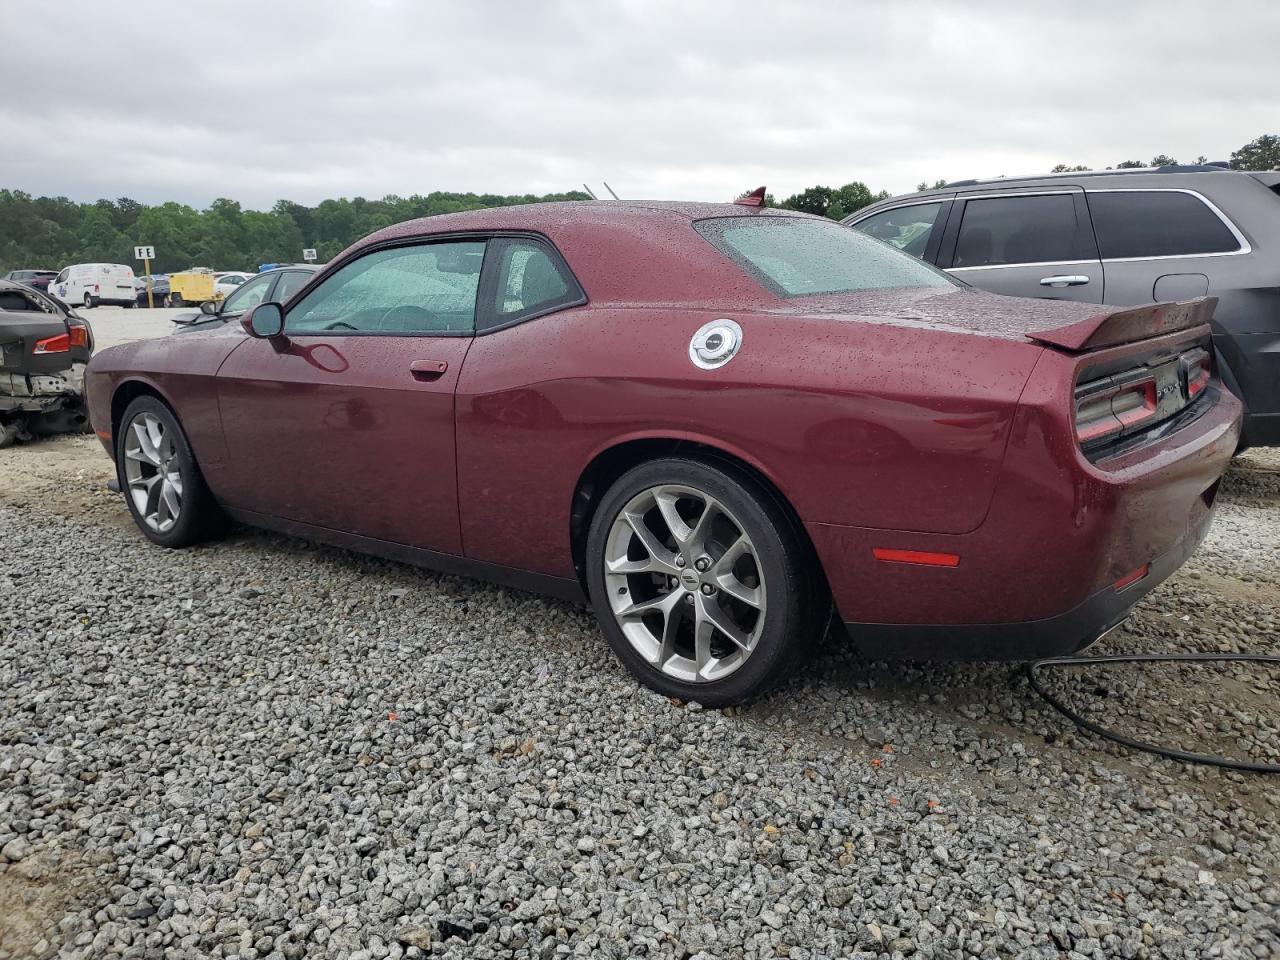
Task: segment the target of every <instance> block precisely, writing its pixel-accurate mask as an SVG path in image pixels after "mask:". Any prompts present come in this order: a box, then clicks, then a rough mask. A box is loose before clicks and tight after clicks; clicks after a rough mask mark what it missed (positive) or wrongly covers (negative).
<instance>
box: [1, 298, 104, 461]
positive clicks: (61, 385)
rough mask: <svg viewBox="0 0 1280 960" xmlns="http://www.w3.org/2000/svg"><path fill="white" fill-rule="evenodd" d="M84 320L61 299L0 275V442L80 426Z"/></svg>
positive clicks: (87, 341)
mask: <svg viewBox="0 0 1280 960" xmlns="http://www.w3.org/2000/svg"><path fill="white" fill-rule="evenodd" d="M92 353H93V332H92V331H91V330H90V329H89V324H88V323H86V322H85V321H84V320H83V319H82V318H80V317H79V316H77V315H76V313H75V311H73V310H70V309H68V308H67V307H66V305H65V304H62V303H59V302H58V301H56V300H55V299H54V298H52V297H50V296H47V295H45V294H43V293H41V292H40V291H38V290H35V289H33V288H32V287H29V286H27V285H25V284H22V283H15V282H13V281H10V280H0V447H4V446H8V445H9V444H10V443H12V442H13V441H14V440H25V439H28V438H30V437H31V436H33V435H39V434H44V433H55V432H60V431H65V430H74V429H82V428H83V427H84V426H85V425H86V423H87V422H88V421H87V418H86V416H85V412H84V403H83V399H82V394H83V391H82V387H83V382H84V368H85V364H87V363H88V362H89V357H90V355H91V354H92Z"/></svg>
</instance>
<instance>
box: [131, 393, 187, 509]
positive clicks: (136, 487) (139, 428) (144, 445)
mask: <svg viewBox="0 0 1280 960" xmlns="http://www.w3.org/2000/svg"><path fill="white" fill-rule="evenodd" d="M125 429H126V433H125V438H124V478H125V483H126V485H127V487H128V493H129V497H130V498H131V499H132V500H133V505H134V507H135V508H136V509H137V511H138V515H139V516H140V517H142V519H143V521H144V522H145V523H146V524H147V526H149V527H150V528H151V529H152V530H155V531H156V532H157V533H166V532H167V531H169V530H170V529H172V528H173V525H174V524H175V523H177V522H178V518H179V516H181V513H182V472H181V470H180V463H179V458H178V450H177V446H176V444H175V443H174V437H173V434H172V432H171V431H170V430H168V429H167V428H166V427H165V424H164V423H163V422H162V421H161V420H160V418H159V417H157V416H156V415H155V414H153V413H150V412H146V411H144V412H141V413H139V414H138V415H137V416H135V417H134V418H133V419H132V420H130V421H129V424H128V426H127V427H126V428H125Z"/></svg>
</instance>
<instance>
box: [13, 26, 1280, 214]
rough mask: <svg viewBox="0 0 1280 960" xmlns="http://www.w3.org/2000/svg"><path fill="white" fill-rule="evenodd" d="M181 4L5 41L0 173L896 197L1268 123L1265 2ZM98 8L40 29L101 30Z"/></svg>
mask: <svg viewBox="0 0 1280 960" xmlns="http://www.w3.org/2000/svg"><path fill="white" fill-rule="evenodd" d="M10 5H11V4H10V3H9V2H7V0H5V2H4V3H3V6H5V7H7V6H10ZM13 6H14V9H13V10H9V11H5V10H3V8H2V7H0V16H4V19H5V20H6V21H7V22H8V23H9V24H11V25H12V24H13V23H15V22H17V19H18V18H17V17H16V14H17V7H16V4H13ZM189 7H190V9H192V10H198V12H197V13H188V14H187V15H186V16H182V17H179V16H178V15H177V14H176V13H175V10H176V8H175V7H174V6H173V5H172V4H168V3H160V2H156V3H147V2H140V3H131V4H129V5H128V6H119V5H116V6H112V7H111V8H110V9H111V11H112V13H111V15H110V19H111V20H113V21H115V23H116V27H113V28H112V29H111V30H107V31H106V32H105V33H104V34H103V35H102V36H97V37H95V39H94V42H93V43H91V44H87V45H75V44H72V45H68V46H66V47H59V46H58V45H57V44H56V43H52V42H50V38H51V37H52V36H54V35H55V33H56V31H53V30H49V31H45V32H44V33H43V34H42V39H40V40H39V42H30V43H24V42H15V40H17V41H20V40H21V37H15V35H14V34H13V33H12V32H11V31H10V32H9V37H8V41H9V42H8V43H7V44H6V51H5V56H4V58H3V59H0V89H3V90H4V91H5V96H4V97H3V102H0V129H4V130H6V131H8V132H9V140H8V143H7V144H6V148H5V149H4V150H3V151H0V186H5V187H11V188H17V189H23V190H27V191H30V192H33V193H44V194H54V195H58V194H65V195H67V196H71V197H73V198H75V199H92V198H96V197H99V196H108V197H118V196H132V197H134V198H135V199H140V200H144V201H147V202H157V201H161V200H168V199H176V200H180V201H183V202H188V203H192V204H194V205H197V206H203V205H205V204H207V203H208V202H209V201H210V200H212V199H213V198H215V197H219V196H226V197H231V198H233V199H237V200H240V201H241V202H242V203H244V204H245V205H247V206H252V207H264V206H267V205H269V204H270V203H272V202H273V201H274V200H276V199H278V198H280V197H287V198H289V199H293V200H297V201H301V202H307V203H312V202H315V201H317V200H319V199H322V198H324V197H329V196H356V195H362V196H369V197H378V196H382V195H384V194H387V193H398V194H402V195H408V194H411V193H425V192H429V191H431V190H475V191H478V192H500V193H517V192H519V193H524V192H532V193H543V192H547V191H553V190H556V191H558V190H566V189H573V188H574V187H576V186H578V185H579V184H580V183H581V182H582V181H583V180H587V181H589V182H590V183H592V184H593V185H595V184H599V182H600V180H601V179H606V180H608V181H609V182H610V183H611V184H612V185H613V186H614V188H615V189H617V190H618V191H619V192H620V193H622V194H623V195H624V196H627V197H664V198H699V199H720V198H726V199H727V198H728V197H729V196H731V195H733V194H734V193H737V192H738V191H740V190H743V189H747V188H750V187H754V186H756V185H758V184H760V183H767V184H768V185H769V188H770V190H772V191H773V192H774V193H775V194H777V195H779V196H782V195H786V194H788V193H791V192H794V191H796V190H799V189H802V188H803V187H805V186H808V185H811V184H814V183H827V184H830V185H839V184H841V183H845V182H847V181H849V180H854V179H859V180H864V181H866V182H867V183H868V184H869V185H870V186H871V187H872V188H873V189H879V188H882V187H883V188H887V189H889V190H891V191H893V192H902V191H904V190H909V189H911V188H913V187H914V185H915V183H916V182H918V181H920V180H926V179H927V180H933V179H936V178H938V177H945V178H952V179H955V178H959V177H966V176H993V175H999V174H1002V173H1019V172H1035V171H1040V170H1045V169H1047V168H1048V167H1050V166H1052V165H1053V164H1055V163H1059V162H1069V163H1086V164H1089V165H1092V166H1106V165H1107V164H1113V163H1115V162H1117V161H1119V160H1123V159H1129V158H1132V159H1149V158H1150V157H1151V156H1153V155H1154V154H1156V153H1169V154H1172V155H1174V156H1176V157H1178V158H1179V159H1183V160H1189V159H1193V158H1194V157H1195V156H1197V155H1199V154H1207V155H1209V157H1210V158H1211V159H1223V158H1225V157H1226V156H1227V155H1228V154H1229V153H1230V151H1231V150H1233V149H1235V148H1237V147H1239V146H1240V145H1242V144H1244V143H1245V142H1247V141H1249V140H1251V139H1253V138H1254V137H1255V136H1257V135H1259V134H1262V133H1268V132H1277V130H1276V128H1277V127H1278V126H1280V123H1278V122H1277V121H1278V119H1280V115H1277V112H1276V110H1275V102H1274V96H1275V90H1276V89H1277V86H1280V58H1277V57H1276V56H1275V55H1274V49H1273V47H1274V38H1275V37H1276V36H1280V4H1275V3H1274V2H1272V0H1256V2H1237V3H1229V4H1227V3H1218V4H1206V3H1203V2H1199V0H1196V2H1180V0H1155V2H1149V0H1132V2H1129V3H1115V2H1108V3H1102V2H1094V0H1082V2H1075V3H1072V4H1069V5H1066V4H1061V3H1055V4H1047V3H1038V2H1025V0H1024V2H1017V3H1005V2H977V0H974V2H956V0H951V2H945V3H944V2H941V0H937V2H933V3H920V2H913V0H898V2H895V3H892V4H864V3H851V2H838V0H837V2H820V0H800V2H791V3H757V2H728V0H706V2H700V0H683V2H669V0H615V2H611V3H605V2H600V3H590V4H587V3H570V2H547V3H539V2H520V3H516V2H481V0H472V2H464V3H451V4H446V3H442V2H432V3H419V2H415V0H379V2H373V3H368V4H352V3H344V2H338V0H320V2H312V3H307V4H278V3H248V2H245V3H241V2H231V0H227V2H220V3H204V4H198V5H197V4H192V5H189ZM104 9H106V8H104V7H103V6H102V5H101V4H100V3H99V2H97V0H68V2H66V3H62V4H59V5H58V8H57V16H56V19H57V21H58V22H59V23H63V24H69V25H74V24H75V23H76V22H77V20H78V18H79V16H83V18H84V22H85V23H92V24H96V25H97V26H95V27H94V28H93V29H94V31H96V32H101V31H102V30H103V28H104V26H105V24H104V23H103V13H102V11H103V10H104ZM178 22H184V23H185V24H186V26H185V28H184V29H183V30H181V31H175V29H174V28H175V24H177V23H178ZM117 28H118V29H117ZM184 37H186V38H187V40H188V42H185V43H184V42H182V41H183V38H184Z"/></svg>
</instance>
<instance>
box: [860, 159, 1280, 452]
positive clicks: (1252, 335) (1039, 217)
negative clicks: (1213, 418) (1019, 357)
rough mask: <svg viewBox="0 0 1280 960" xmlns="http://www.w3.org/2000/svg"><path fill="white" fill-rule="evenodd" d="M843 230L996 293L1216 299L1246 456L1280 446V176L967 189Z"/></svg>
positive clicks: (863, 217)
mask: <svg viewBox="0 0 1280 960" xmlns="http://www.w3.org/2000/svg"><path fill="white" fill-rule="evenodd" d="M844 222H845V223H847V224H850V225H851V226H854V227H857V228H858V229H859V230H862V231H863V232H865V233H869V234H871V235H872V236H875V237H879V238H880V239H882V240H885V241H887V242H889V243H891V244H893V245H895V246H897V247H898V248H900V249H902V250H905V251H906V252H908V253H910V254H913V255H914V256H917V257H920V258H921V259H923V260H925V261H926V262H928V263H933V264H937V265H938V266H939V267H942V268H944V269H946V270H948V271H949V272H951V273H953V274H954V275H956V276H957V277H960V278H962V279H963V280H965V281H966V282H968V283H972V284H973V285H974V286H977V287H982V288H983V289H984V290H991V291H993V292H995V293H1005V294H1012V295H1014V296H1021V297H1046V298H1050V299H1060V300H1081V301H1084V302H1086V303H1104V302H1105V303H1113V304H1140V303H1150V302H1152V301H1158V300H1180V299H1185V298H1188V297H1198V296H1205V295H1211V296H1215V297H1217V298H1218V308H1217V311H1216V313H1215V316H1214V319H1213V321H1212V323H1213V345H1214V347H1215V348H1216V352H1217V355H1218V369H1219V372H1220V375H1221V377H1222V379H1223V380H1224V381H1225V382H1226V384H1227V386H1228V387H1229V388H1230V389H1231V390H1232V392H1234V393H1235V394H1236V396H1238V397H1240V399H1241V400H1242V401H1243V402H1244V406H1245V420H1244V444H1245V445H1246V446H1248V445H1256V446H1276V445H1280V267H1277V264H1278V263H1280V171H1276V172H1272V173H1245V172H1240V171H1233V170H1228V169H1225V168H1224V167H1222V166H1217V165H1205V166H1174V167H1161V168H1157V169H1141V170H1100V171H1092V172H1080V173H1066V174H1061V175H1049V176H1042V177H1017V178H1000V179H997V180H965V181H962V182H958V183H953V184H950V185H949V186H947V187H944V188H942V189H938V190H926V191H923V192H921V193H913V194H907V195H904V196H900V197H893V198H892V199H890V200H884V201H881V202H880V203H877V204H873V205H872V206H869V207H865V208H863V209H862V210H859V211H858V212H857V213H855V214H853V215H852V216H850V217H848V218H847V219H846V220H845V221H844Z"/></svg>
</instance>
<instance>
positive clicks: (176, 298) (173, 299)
mask: <svg viewBox="0 0 1280 960" xmlns="http://www.w3.org/2000/svg"><path fill="white" fill-rule="evenodd" d="M169 306H171V307H181V306H184V301H183V299H182V294H180V293H171V294H169Z"/></svg>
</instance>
